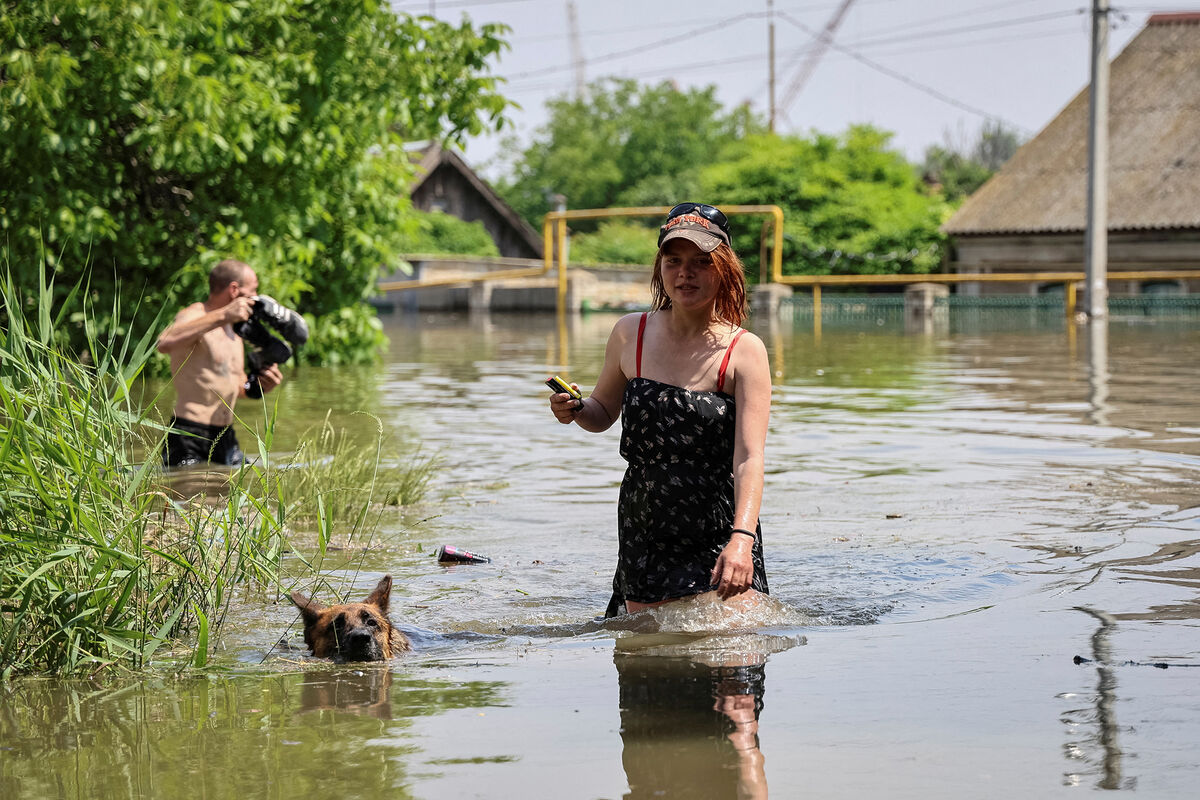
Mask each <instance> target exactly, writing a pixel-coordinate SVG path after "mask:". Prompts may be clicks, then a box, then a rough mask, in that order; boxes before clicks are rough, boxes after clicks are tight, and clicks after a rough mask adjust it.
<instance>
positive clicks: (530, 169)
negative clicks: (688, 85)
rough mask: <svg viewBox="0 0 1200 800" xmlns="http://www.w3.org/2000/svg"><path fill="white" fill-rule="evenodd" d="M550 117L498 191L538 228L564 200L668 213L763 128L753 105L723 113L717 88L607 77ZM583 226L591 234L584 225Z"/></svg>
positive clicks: (563, 101)
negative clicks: (714, 165) (719, 158)
mask: <svg viewBox="0 0 1200 800" xmlns="http://www.w3.org/2000/svg"><path fill="white" fill-rule="evenodd" d="M548 111H549V116H550V119H549V121H548V122H547V123H546V125H544V126H543V127H542V128H541V129H540V130H539V131H538V133H537V135H536V136H535V138H534V141H533V143H532V144H530V145H529V146H528V147H526V148H525V149H524V150H523V151H522V150H520V148H519V147H518V146H517V145H516V143H515V142H510V143H509V147H508V149H509V150H510V151H511V152H514V153H519V155H517V156H516V158H515V159H514V160H513V161H512V162H511V163H510V164H506V165H503V166H504V168H505V171H506V172H507V173H508V177H507V178H505V179H503V180H501V181H500V182H499V189H500V193H501V194H502V195H503V196H504V199H505V200H506V201H508V203H509V204H510V205H512V206H513V208H515V209H516V210H517V211H518V212H519V213H520V214H521V215H522V216H524V217H525V218H526V219H527V220H529V222H530V223H531V224H533V225H535V226H540V225H541V219H542V216H543V215H544V214H545V213H546V212H547V211H550V210H551V208H552V205H551V200H550V195H552V194H561V195H565V196H566V198H567V202H568V203H569V205H570V207H571V208H607V207H609V206H641V205H669V204H672V203H675V202H678V201H679V200H684V199H689V198H691V197H692V196H693V195H695V193H696V191H697V190H698V188H699V183H698V175H699V170H700V168H701V167H703V165H704V164H706V163H708V162H710V161H712V160H713V158H714V157H715V156H716V154H717V153H718V152H719V150H720V149H721V147H722V146H724V145H725V144H727V143H729V142H732V141H736V140H737V139H740V138H741V137H743V136H745V135H747V134H748V133H751V132H757V131H760V130H762V129H763V125H762V123H761V121H760V120H759V119H757V118H756V117H755V116H754V115H753V114H752V113H751V111H750V110H749V109H748V108H746V107H740V108H737V109H734V110H733V111H729V112H726V111H724V110H723V109H722V107H721V104H720V103H719V102H717V100H716V90H715V88H714V87H711V86H710V87H708V88H705V89H688V90H680V89H678V88H676V87H675V86H673V85H672V84H671V83H668V82H663V83H660V84H658V85H655V86H648V85H640V84H638V83H637V82H636V81H632V80H622V79H616V78H608V79H604V80H600V81H597V82H594V83H592V84H591V85H590V86H589V87H588V91H587V93H586V96H585V97H583V98H579V99H574V100H571V99H567V98H565V97H560V98H558V99H555V100H551V101H550V102H549V103H548ZM584 227H586V226H584Z"/></svg>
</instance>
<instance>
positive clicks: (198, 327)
mask: <svg viewBox="0 0 1200 800" xmlns="http://www.w3.org/2000/svg"><path fill="white" fill-rule="evenodd" d="M253 310H254V300H253V299H251V298H249V297H238V298H236V299H235V300H234V301H233V302H232V303H230V304H229V305H226V306H224V307H222V308H218V309H216V310H214V311H208V312H206V311H205V310H204V304H203V303H193V304H192V305H190V306H188V307H187V308H185V309H183V310H182V311H180V312H179V313H178V314H177V315H175V321H174V322H172V323H171V325H170V326H169V327H168V328H167V329H166V330H165V331H163V332H162V333H161V334H159V337H158V345H157V347H158V352H160V353H170V352H171V351H172V350H174V349H176V348H179V347H186V346H191V345H193V344H195V343H196V342H197V340H199V339H200V337H201V336H203V335H204V334H206V333H208V332H209V331H211V330H213V329H214V328H219V327H221V326H222V325H232V324H234V323H235V322H242V321H244V320H247V319H250V314H251V312H253Z"/></svg>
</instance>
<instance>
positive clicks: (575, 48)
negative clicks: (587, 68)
mask: <svg viewBox="0 0 1200 800" xmlns="http://www.w3.org/2000/svg"><path fill="white" fill-rule="evenodd" d="M567 27H568V29H569V33H570V34H571V62H572V63H573V64H574V66H575V99H576V100H582V99H583V93H584V91H586V89H587V86H586V84H585V82H584V78H583V45H582V44H581V43H580V41H579V15H578V14H577V13H576V12H575V3H574V2H568V3H567Z"/></svg>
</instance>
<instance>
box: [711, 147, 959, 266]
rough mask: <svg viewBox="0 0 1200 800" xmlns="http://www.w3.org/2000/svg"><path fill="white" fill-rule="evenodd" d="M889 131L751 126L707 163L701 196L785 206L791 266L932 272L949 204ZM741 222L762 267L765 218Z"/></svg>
mask: <svg viewBox="0 0 1200 800" xmlns="http://www.w3.org/2000/svg"><path fill="white" fill-rule="evenodd" d="M889 139H890V134H888V133H886V132H883V131H880V130H877V129H875V128H872V127H869V126H855V127H851V128H850V129H849V130H848V131H847V132H846V133H845V134H843V135H842V136H836V137H835V136H830V135H827V134H814V135H813V136H811V137H809V138H803V137H780V136H773V135H756V136H749V137H746V138H745V139H742V140H740V141H737V142H733V143H731V144H729V145H728V146H726V148H725V149H724V150H723V151H722V152H721V154H720V158H719V159H718V160H717V161H716V162H715V163H713V164H710V165H709V166H708V167H706V168H705V169H704V170H703V171H702V172H701V174H700V181H701V186H702V194H701V196H702V197H704V198H706V199H708V201H709V202H713V203H716V204H718V205H722V204H725V205H743V204H746V205H749V204H775V205H778V206H780V207H782V208H783V211H784V233H785V243H784V248H785V249H784V271H785V272H787V273H790V274H809V275H819V274H833V273H862V274H891V273H921V272H929V271H930V270H931V269H933V268H934V267H936V266H937V265H938V263H939V261H940V244H941V242H942V235H941V234H940V233H939V232H938V226H939V225H940V224H941V222H942V221H943V220H944V219H945V217H946V214H947V211H948V209H947V206H946V204H945V203H944V202H943V201H942V200H941V198H940V197H937V196H935V195H930V194H929V192H928V191H926V189H925V187H924V186H923V185H922V184H921V182H920V181H919V180H918V179H917V175H916V172H915V170H914V169H913V168H912V166H911V165H910V164H909V163H908V162H907V161H906V160H905V159H904V157H903V156H902V155H901V154H900V153H898V152H896V151H894V150H891V149H889V147H888V142H889ZM733 228H734V247H735V249H736V250H737V251H738V253H739V254H740V255H742V257H743V260H744V261H745V262H746V264H747V267H748V268H749V269H748V272H749V273H750V274H752V275H753V274H757V271H758V270H757V266H758V251H759V237H760V232H761V229H762V221H761V219H759V218H734V220H733Z"/></svg>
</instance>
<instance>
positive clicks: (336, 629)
mask: <svg viewBox="0 0 1200 800" xmlns="http://www.w3.org/2000/svg"><path fill="white" fill-rule="evenodd" d="M391 594H392V576H391V575H384V576H383V578H382V579H381V580H380V581H379V583H378V585H376V587H375V589H374V591H372V592H371V594H370V595H369V596H368V597H367V599H366V600H364V601H362V602H361V603H338V604H336V605H332V606H326V605H325V604H324V603H321V602H320V601H319V600H314V599H312V598H311V597H305V596H304V595H302V594H300V593H299V592H292V602H293V603H295V604H296V607H297V608H299V609H300V616H301V617H303V618H304V643H305V644H306V645H308V649H309V650H310V651H311V652H312V654H313V655H314V656H316V657H317V658H332V659H333V660H334V661H339V662H340V661H387V660H388V659H390V658H392V657H393V656H396V655H399V654H400V653H404V652H407V651H409V650H411V649H412V644H411V643H410V642H409V641H408V637H407V636H405V635H404V634H403V633H401V632H400V631H399V630H397V629H396V628H395V626H393V625H392V622H391V620H389V619H388V599H389V598H390V597H391Z"/></svg>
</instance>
